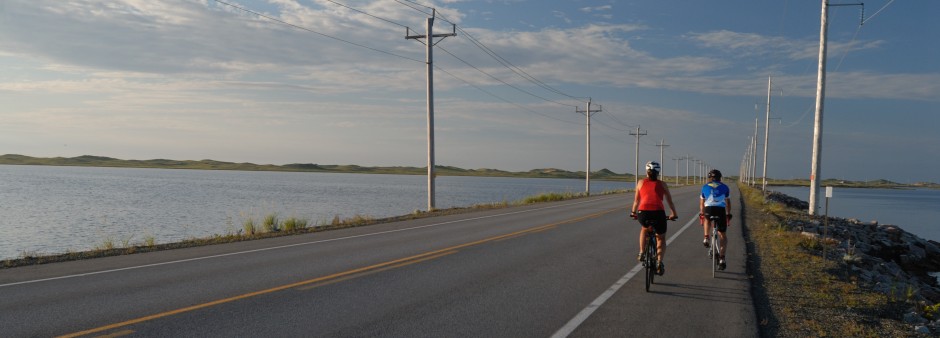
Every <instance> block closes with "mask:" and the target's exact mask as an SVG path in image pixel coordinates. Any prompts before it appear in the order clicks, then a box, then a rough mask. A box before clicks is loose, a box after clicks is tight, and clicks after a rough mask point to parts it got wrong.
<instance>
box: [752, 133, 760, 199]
mask: <svg viewBox="0 0 940 338" xmlns="http://www.w3.org/2000/svg"><path fill="white" fill-rule="evenodd" d="M759 130H760V118H759V117H756V116H755V117H754V138H752V139H751V142H752V143H753V144H754V147H753V148H751V152H753V153H754V156H752V157H751V161H752V162H753V163H752V165H751V186H752V187H753V186H754V185H756V184H757V132H758V131H759Z"/></svg>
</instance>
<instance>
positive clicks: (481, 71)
mask: <svg viewBox="0 0 940 338" xmlns="http://www.w3.org/2000/svg"><path fill="white" fill-rule="evenodd" d="M437 49H440V50H442V51H444V53H447V54H449V55H450V56H452V57H454V58H455V59H457V60H459V61H460V62H463V63H464V64H465V65H467V66H469V67H470V68H473V69H476V70H477V71H478V72H480V73H483V74H484V75H486V76H489V77H490V78H491V79H493V80H496V81H499V82H501V83H502V84H504V85H507V86H509V87H512V88H513V89H515V90H518V91H520V92H523V93H526V94H529V95H531V96H533V97H537V98H539V99H542V100H544V101H547V102H551V103H555V104H558V105H562V106H568V107H574V108H577V106H572V105H569V104H564V103H561V102H558V101H554V100H551V99H547V98H544V97H542V96H539V95H536V94H534V93H532V92H530V91H527V90H525V89H522V88H519V87H518V86H515V85H512V84H509V83H508V82H506V81H503V80H501V79H499V78H497V77H495V76H493V75H491V74H490V73H487V72H485V71H483V70H482V69H480V68H477V67H476V66H474V65H472V64H470V63H469V62H467V61H465V60H464V59H461V58H460V57H459V56H457V55H454V53H451V52H450V51H448V50H447V49H445V48H444V47H437Z"/></svg>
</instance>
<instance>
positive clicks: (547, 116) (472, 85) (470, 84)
mask: <svg viewBox="0 0 940 338" xmlns="http://www.w3.org/2000/svg"><path fill="white" fill-rule="evenodd" d="M438 48H440V47H438ZM434 68H436V69H437V70H439V71H442V72H444V73H445V74H447V75H450V76H452V77H454V78H455V79H457V80H460V81H463V83H466V84H467V85H469V86H471V87H473V88H476V89H477V90H479V91H481V92H483V93H484V94H487V95H489V96H492V97H494V98H496V99H498V100H500V101H503V102H506V103H509V104H511V105H514V106H516V107H519V108H521V109H522V110H525V111H527V112H530V113H533V114H536V115H540V116H542V117H546V118H550V119H552V120H556V121H561V122H564V123H570V124H578V125H580V123H577V122H571V121H567V120H562V119H559V118H557V117H554V116H551V115H546V114H542V113H539V112H537V111H534V110H531V109H529V108H527V107H525V106H523V105H520V104H518V103H515V102H512V101H509V100H507V99H504V98H502V97H500V96H498V95H496V94H493V93H491V92H489V91H487V90H485V89H483V88H480V87H479V86H477V85H475V84H472V83H470V82H469V81H467V80H464V79H463V78H461V77H459V76H457V75H454V74H453V73H451V72H448V71H447V70H445V69H443V68H441V67H440V66H436V65H435V66H434Z"/></svg>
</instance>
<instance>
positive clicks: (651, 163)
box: [646, 161, 659, 172]
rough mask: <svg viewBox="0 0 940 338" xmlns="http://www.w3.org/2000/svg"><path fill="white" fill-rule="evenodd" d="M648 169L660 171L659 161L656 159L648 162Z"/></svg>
mask: <svg viewBox="0 0 940 338" xmlns="http://www.w3.org/2000/svg"><path fill="white" fill-rule="evenodd" d="M646 170H653V171H655V172H659V162H656V161H649V162H646Z"/></svg>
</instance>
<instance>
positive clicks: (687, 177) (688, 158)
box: [685, 154, 692, 185]
mask: <svg viewBox="0 0 940 338" xmlns="http://www.w3.org/2000/svg"><path fill="white" fill-rule="evenodd" d="M689 161H692V154H689V155H688V156H686V157H685V185H689Z"/></svg>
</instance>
